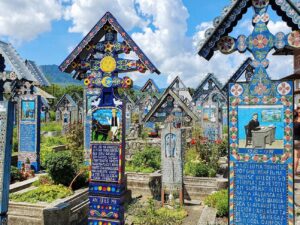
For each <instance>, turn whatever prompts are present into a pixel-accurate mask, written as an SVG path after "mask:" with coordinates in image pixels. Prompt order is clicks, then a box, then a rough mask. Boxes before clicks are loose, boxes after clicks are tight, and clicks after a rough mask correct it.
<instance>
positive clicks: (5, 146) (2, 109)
mask: <svg viewBox="0 0 300 225" xmlns="http://www.w3.org/2000/svg"><path fill="white" fill-rule="evenodd" d="M7 65H9V66H10V68H11V69H12V71H11V72H7V71H5V68H6V66H7ZM30 82H37V80H36V79H35V78H34V76H33V74H32V73H31V72H30V71H29V70H28V68H27V67H26V65H25V64H24V61H23V60H22V59H21V58H20V56H19V55H18V54H17V52H16V50H15V49H14V48H13V46H12V45H11V44H8V43H5V42H2V41H0V224H3V225H6V224H7V211H8V202H9V184H10V164H11V152H12V138H13V126H14V117H15V111H14V103H15V101H16V100H17V99H18V97H19V94H24V93H25V92H26V93H27V92H28V93H29V92H30V91H32V86H31V84H30ZM4 96H5V98H4Z"/></svg>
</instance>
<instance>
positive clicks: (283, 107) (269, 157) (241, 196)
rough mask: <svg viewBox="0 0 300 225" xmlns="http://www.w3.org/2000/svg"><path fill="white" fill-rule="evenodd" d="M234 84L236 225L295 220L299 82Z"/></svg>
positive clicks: (232, 139) (232, 195) (232, 189)
mask: <svg viewBox="0 0 300 225" xmlns="http://www.w3.org/2000/svg"><path fill="white" fill-rule="evenodd" d="M249 88H251V87H249V84H246V83H235V84H229V147H230V178H229V179H230V224H235V225H239V224H240V225H242V224H243V225H244V224H250V225H252V224H257V225H258V224H270V221H272V224H293V223H294V206H293V204H294V200H293V199H294V193H293V132H292V130H293V83H292V82H290V81H284V82H280V81H271V82H270V89H271V90H270V95H266V96H263V97H261V98H258V97H256V96H253V95H251V94H250V93H251V89H250V90H249Z"/></svg>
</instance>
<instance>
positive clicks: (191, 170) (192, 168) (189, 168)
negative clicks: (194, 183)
mask: <svg viewBox="0 0 300 225" xmlns="http://www.w3.org/2000/svg"><path fill="white" fill-rule="evenodd" d="M210 170H211V168H210V167H209V166H207V165H206V164H204V163H203V162H187V163H186V164H185V166H184V173H185V174H186V175H189V176H193V177H208V176H209V171H210Z"/></svg>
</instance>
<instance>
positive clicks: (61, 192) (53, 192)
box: [10, 185, 72, 203]
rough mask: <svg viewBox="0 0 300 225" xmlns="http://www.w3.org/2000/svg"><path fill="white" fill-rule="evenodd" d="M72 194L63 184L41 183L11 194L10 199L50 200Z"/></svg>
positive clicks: (17, 200)
mask: <svg viewBox="0 0 300 225" xmlns="http://www.w3.org/2000/svg"><path fill="white" fill-rule="evenodd" d="M70 195H72V191H71V190H70V189H68V188H67V187H64V186H62V185H41V186H39V187H38V188H37V189H34V190H30V191H27V192H24V193H20V194H11V195H10V200H13V201H16V202H30V203H36V202H48V203H51V202H53V201H55V200H56V199H60V198H65V197H67V196H70Z"/></svg>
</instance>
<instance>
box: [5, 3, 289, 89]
mask: <svg viewBox="0 0 300 225" xmlns="http://www.w3.org/2000/svg"><path fill="white" fill-rule="evenodd" d="M229 4H230V0H214V1H208V0H30V1H24V0H1V1H0V40H2V41H6V42H10V43H12V44H13V45H14V47H15V48H16V49H17V51H18V52H19V54H20V55H21V57H22V58H23V59H30V60H34V61H36V63H37V64H38V65H51V64H56V65H60V64H61V63H62V62H63V60H64V59H65V58H66V57H67V56H68V55H69V54H70V52H71V51H72V49H73V48H74V47H76V46H77V44H78V43H79V42H80V41H81V40H82V39H83V37H84V35H85V34H87V33H88V32H89V31H90V29H91V28H92V27H93V26H94V25H95V24H96V23H97V22H98V20H99V19H100V18H101V17H102V16H103V15H104V14H105V12H106V11H110V12H111V13H112V14H113V15H114V16H115V17H116V19H117V20H118V21H119V23H120V24H121V25H122V26H123V28H124V29H125V30H126V31H127V32H128V33H129V34H130V35H131V37H132V38H133V40H134V41H135V42H136V43H137V44H138V45H139V46H140V47H141V49H142V50H143V51H144V53H145V54H146V55H147V56H148V58H150V60H151V61H152V62H153V64H154V65H155V66H156V67H157V68H158V69H159V70H160V71H161V75H159V76H158V75H156V74H149V73H146V74H139V73H130V74H128V75H129V76H130V77H131V78H132V79H133V80H134V83H135V84H136V85H139V86H142V85H143V84H144V83H145V82H146V80H147V79H149V78H152V79H154V80H155V82H156V83H157V85H158V86H159V87H160V88H165V87H166V86H167V85H168V84H169V83H171V82H172V80H173V79H174V78H175V77H176V76H180V77H181V79H182V80H183V82H184V83H185V84H186V86H188V87H192V88H196V87H197V86H198V85H199V84H200V82H201V81H202V79H203V78H204V77H205V76H206V75H207V73H214V74H215V76H216V77H218V79H219V80H220V81H221V82H222V83H225V82H226V81H227V80H228V79H229V78H230V76H231V75H232V74H233V73H234V72H235V71H236V70H237V69H238V67H239V66H240V65H241V64H242V62H243V61H244V60H245V59H246V58H247V57H248V56H250V55H249V54H240V53H234V54H231V55H222V54H221V53H219V52H216V53H215V54H214V56H213V57H212V59H211V60H210V61H207V60H205V59H203V58H201V57H200V56H199V55H198V54H197V52H198V44H199V42H200V41H201V40H202V39H203V38H204V33H205V30H206V29H208V28H209V27H212V21H213V19H214V18H215V17H217V16H220V15H221V12H222V9H223V8H224V7H225V6H227V5H229ZM269 11H271V9H269ZM252 13H253V12H252V10H251V9H250V10H249V12H248V13H247V14H246V15H245V16H244V17H243V19H242V20H241V21H240V22H239V23H238V25H237V27H236V28H235V29H234V31H233V32H232V36H235V37H236V36H237V35H239V34H249V33H250V31H251V17H252ZM270 15H271V18H272V19H273V21H274V22H270V23H269V28H270V30H271V31H272V32H273V33H276V32H279V31H284V32H286V33H288V32H290V29H289V28H288V27H287V26H286V25H285V23H284V22H282V21H281V20H280V18H279V17H277V16H276V15H275V14H274V13H270ZM269 59H270V60H271V64H270V67H269V75H270V77H271V78H272V79H279V78H281V77H283V76H286V75H289V74H291V73H292V72H293V59H292V57H291V56H283V57H279V56H270V57H269Z"/></svg>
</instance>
